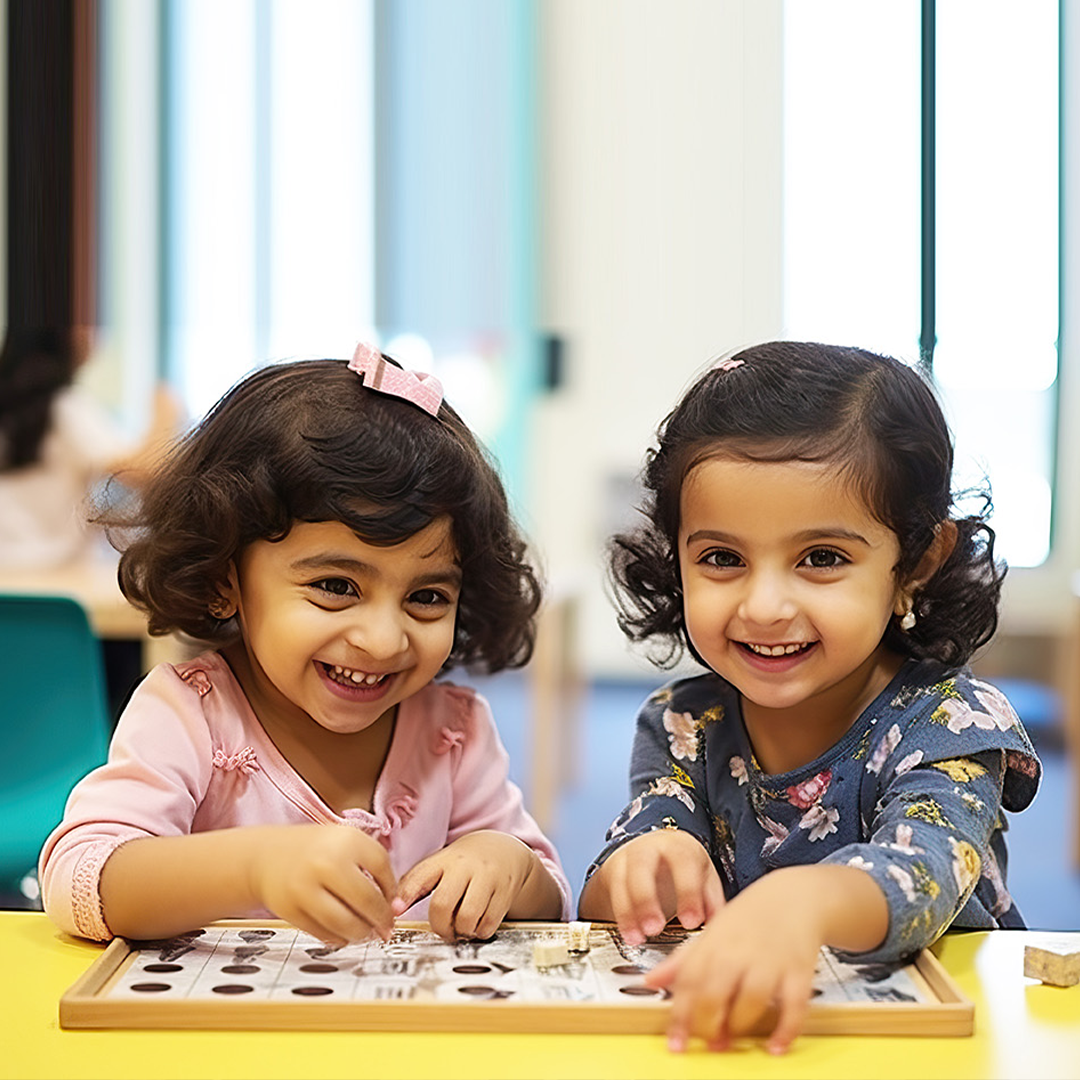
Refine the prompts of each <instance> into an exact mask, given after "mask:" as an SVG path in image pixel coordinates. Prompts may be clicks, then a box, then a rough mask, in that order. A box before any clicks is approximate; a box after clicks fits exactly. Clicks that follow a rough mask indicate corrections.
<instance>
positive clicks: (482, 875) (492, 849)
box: [393, 829, 554, 941]
mask: <svg viewBox="0 0 1080 1080" xmlns="http://www.w3.org/2000/svg"><path fill="white" fill-rule="evenodd" d="M537 872H539V873H541V874H542V875H543V876H544V877H545V878H547V879H548V881H549V882H551V878H550V875H549V874H548V873H547V871H546V870H544V868H543V865H542V864H541V862H540V860H539V859H538V858H537V856H536V854H535V853H534V852H533V851H532V849H531V848H529V847H527V846H526V845H525V844H523V843H522V842H521V841H520V840H518V839H517V838H516V837H514V836H510V835H509V834H508V833H501V832H493V831H490V830H486V829H485V830H481V831H479V832H474V833H469V834H468V835H466V836H462V837H460V838H459V839H457V840H455V841H454V842H453V843H452V844H449V845H448V846H447V847H444V848H443V849H442V850H441V851H437V852H436V853H435V854H434V855H429V856H428V857H427V858H426V859H423V860H421V861H420V862H418V863H417V864H416V865H415V866H414V867H413V868H412V869H411V870H409V871H408V872H407V873H405V874H404V875H402V878H401V880H400V881H399V882H398V889H397V896H396V897H395V899H394V901H393V912H394V914H395V915H400V914H401V913H402V912H404V911H406V910H407V909H408V908H410V907H412V905H413V904H415V903H416V901H417V900H419V899H421V897H424V896H428V897H429V901H428V922H429V923H430V924H431V929H432V930H434V931H435V933H437V934H438V935H439V937H441V938H443V939H444V940H446V941H453V940H455V939H458V938H487V937H491V935H492V934H494V933H495V931H496V930H497V929H498V927H499V923H501V922H502V921H503V919H504V918H506V915H507V912H509V911H510V910H511V908H512V907H513V906H514V902H515V901H516V900H517V899H518V898H519V896H520V895H521V894H522V892H523V891H525V890H526V885H527V884H528V883H535V878H536V875H537ZM551 885H552V888H554V882H551ZM519 914H520V916H521V917H524V918H527V917H530V916H529V915H528V914H527V913H525V912H519ZM531 917H533V918H535V917H537V916H536V915H532V916H531Z"/></svg>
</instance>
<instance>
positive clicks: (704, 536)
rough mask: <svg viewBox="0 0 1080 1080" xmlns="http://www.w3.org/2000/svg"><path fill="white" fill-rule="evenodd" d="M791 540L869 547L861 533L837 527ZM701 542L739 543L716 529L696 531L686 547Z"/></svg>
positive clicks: (796, 534)
mask: <svg viewBox="0 0 1080 1080" xmlns="http://www.w3.org/2000/svg"><path fill="white" fill-rule="evenodd" d="M791 539H792V541H793V542H795V543H797V544H809V543H814V542H815V541H818V540H850V541H851V542H852V543H857V544H864V545H865V546H866V547H870V546H871V544H870V541H869V540H867V539H866V537H865V536H863V535H862V534H861V533H857V532H853V531H852V530H851V529H844V528H841V527H840V526H839V525H837V526H832V527H826V528H821V529H806V530H804V531H803V532H800V533H795V535H794V536H792V537H791ZM702 540H712V541H715V542H716V543H720V544H732V545H735V546H737V545H738V543H739V538H738V537H737V536H732V535H731V534H730V533H725V532H720V531H718V530H716V529H698V530H697V531H696V532H692V533H691V534H690V535H689V536H688V537H687V538H686V546H687V547H689V546H690V545H691V544H696V543H699V542H700V541H702Z"/></svg>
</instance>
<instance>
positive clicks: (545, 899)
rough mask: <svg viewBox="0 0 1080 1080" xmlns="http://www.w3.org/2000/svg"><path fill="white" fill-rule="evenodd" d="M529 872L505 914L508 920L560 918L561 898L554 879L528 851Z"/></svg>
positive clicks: (537, 856)
mask: <svg viewBox="0 0 1080 1080" xmlns="http://www.w3.org/2000/svg"><path fill="white" fill-rule="evenodd" d="M529 853H530V855H531V857H532V862H531V864H530V866H529V872H528V874H527V875H526V877H525V881H524V882H523V883H522V886H521V888H520V889H519V890H518V894H517V896H516V897H514V900H513V902H512V903H511V905H510V907H509V909H508V910H507V912H506V917H507V918H508V919H558V918H560V917H561V916H562V910H563V906H562V905H563V898H562V892H561V891H560V889H559V886H558V885H557V884H556V882H555V879H554V878H553V877H552V876H551V874H550V873H549V872H548V869H547V867H546V866H545V865H544V863H543V861H542V860H541V858H540V856H539V855H537V854H536V852H535V851H532V850H531V849H530V852H529Z"/></svg>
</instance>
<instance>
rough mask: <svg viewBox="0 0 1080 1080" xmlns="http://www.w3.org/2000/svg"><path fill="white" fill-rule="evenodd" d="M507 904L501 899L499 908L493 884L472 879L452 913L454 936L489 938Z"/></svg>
mask: <svg viewBox="0 0 1080 1080" xmlns="http://www.w3.org/2000/svg"><path fill="white" fill-rule="evenodd" d="M508 907H509V902H508V901H506V900H505V898H504V899H503V902H502V906H501V908H500V901H499V896H498V890H497V889H496V888H495V885H494V883H492V882H490V881H487V882H485V881H483V880H481V879H479V878H473V879H472V881H470V882H469V884H468V886H467V887H466V889H465V894H464V896H462V897H461V901H460V903H458V904H457V910H456V911H454V912H453V913H452V916H451V918H452V922H453V930H454V936H455V937H458V938H477V937H479V938H485V937H491V935H492V934H493V933H495V931H496V930H497V929H498V928H499V923H500V922H502V917H503V915H505V914H506V909H507V908H508Z"/></svg>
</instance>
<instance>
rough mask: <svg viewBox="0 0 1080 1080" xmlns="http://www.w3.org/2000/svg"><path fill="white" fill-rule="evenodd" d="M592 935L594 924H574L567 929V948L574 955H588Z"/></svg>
mask: <svg viewBox="0 0 1080 1080" xmlns="http://www.w3.org/2000/svg"><path fill="white" fill-rule="evenodd" d="M590 933H592V923H590V922H572V923H570V925H569V926H568V927H567V928H566V943H567V948H568V949H569V950H570V951H571V952H572V953H586V952H588V951H589V934H590Z"/></svg>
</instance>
